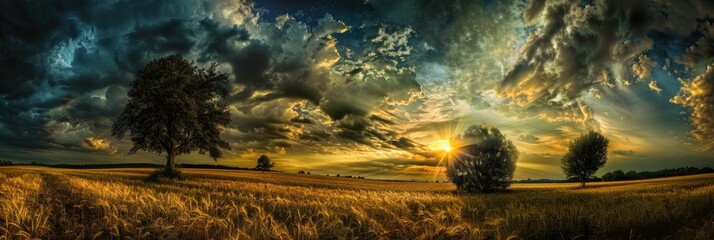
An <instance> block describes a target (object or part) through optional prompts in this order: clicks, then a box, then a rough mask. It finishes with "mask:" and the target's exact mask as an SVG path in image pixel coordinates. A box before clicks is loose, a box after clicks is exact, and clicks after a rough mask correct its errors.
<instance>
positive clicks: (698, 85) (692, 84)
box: [671, 64, 714, 151]
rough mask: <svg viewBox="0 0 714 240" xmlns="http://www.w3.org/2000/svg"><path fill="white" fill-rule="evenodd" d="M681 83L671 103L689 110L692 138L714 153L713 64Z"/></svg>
mask: <svg viewBox="0 0 714 240" xmlns="http://www.w3.org/2000/svg"><path fill="white" fill-rule="evenodd" d="M681 82H682V89H681V91H680V92H679V94H677V95H676V96H674V97H673V98H672V99H671V101H672V103H676V104H681V105H683V106H685V107H688V108H691V111H692V113H691V115H690V118H691V120H692V126H693V127H694V129H693V130H692V136H694V137H695V138H696V139H697V140H700V141H701V142H702V145H703V148H704V149H706V150H707V151H714V64H712V65H709V66H708V67H707V70H706V71H705V72H704V73H702V74H701V75H699V76H696V77H695V78H694V79H692V80H691V81H686V80H682V81H681Z"/></svg>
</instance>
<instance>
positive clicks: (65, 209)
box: [0, 168, 714, 239]
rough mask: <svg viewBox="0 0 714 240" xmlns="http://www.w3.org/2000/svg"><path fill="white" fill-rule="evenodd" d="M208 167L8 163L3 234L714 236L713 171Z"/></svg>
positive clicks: (2, 174) (0, 171)
mask: <svg viewBox="0 0 714 240" xmlns="http://www.w3.org/2000/svg"><path fill="white" fill-rule="evenodd" d="M207 172H208V171H192V170H186V171H185V173H186V174H187V175H188V179H187V180H183V181H170V182H165V183H146V182H144V181H142V180H141V177H140V176H142V175H141V174H134V173H132V172H130V171H126V170H114V171H110V170H56V169H43V168H35V169H32V168H25V169H20V168H0V181H1V182H0V193H2V195H0V206H2V209H0V211H2V216H1V217H0V227H4V228H3V229H2V232H0V239H29V238H46V239H74V238H84V239H484V238H494V239H509V238H510V239H576V238H577V239H587V238H607V239H613V238H614V239H653V238H669V239H712V238H714V214H713V213H714V175H700V176H691V177H680V178H669V179H659V180H647V181H633V182H614V183H598V184H593V186H592V187H590V188H587V189H578V188H576V187H574V186H575V185H572V184H544V185H519V184H516V185H514V186H513V191H511V192H506V193H497V194H487V195H461V194H454V193H453V187H452V186H451V185H449V184H436V183H391V182H390V183H387V182H378V181H368V180H342V179H337V178H334V177H333V178H328V177H324V176H312V177H306V176H298V175H294V174H277V173H260V172H241V171H237V172H228V171H226V172H219V173H217V174H215V175H211V174H208V173H207ZM260 179H264V181H261V180H260ZM330 181H333V183H332V185H330ZM335 182H337V183H335ZM276 183H279V184H276ZM404 189H407V190H404ZM48 216H49V217H48ZM7 226H11V227H10V228H8V227H7Z"/></svg>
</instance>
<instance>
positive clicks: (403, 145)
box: [0, 0, 714, 180]
mask: <svg viewBox="0 0 714 240" xmlns="http://www.w3.org/2000/svg"><path fill="white" fill-rule="evenodd" d="M0 9H2V10H0V52H1V54H0V66H2V70H1V71H0V160H9V161H13V162H17V163H28V162H32V161H35V162H41V163H48V164H61V163H66V164H100V163H101V164H104V163H129V162H146V163H157V164H162V163H164V162H165V159H164V157H163V156H160V155H156V154H149V153H137V154H134V155H129V154H128V152H129V149H130V148H131V142H130V141H129V140H117V139H114V138H112V137H111V126H112V124H113V121H114V119H115V118H116V117H117V116H118V115H119V113H120V112H121V111H122V109H123V108H124V105H125V104H126V103H127V101H128V97H127V95H126V93H127V91H128V90H129V89H130V88H131V83H132V81H133V80H134V78H135V75H136V73H137V72H138V71H139V70H141V69H142V68H143V66H144V65H146V63H148V62H149V61H150V60H152V59H156V58H160V57H164V56H167V55H171V54H176V53H178V54H181V55H182V56H184V57H185V58H187V59H190V60H194V61H196V63H197V64H198V65H199V66H201V67H206V66H209V65H210V64H211V63H217V64H219V67H218V69H219V71H221V72H225V73H228V74H229V78H230V86H229V90H230V94H229V96H228V97H227V98H226V99H225V101H226V102H227V103H228V105H229V107H230V111H231V120H232V121H231V123H230V124H229V125H228V126H227V127H226V128H225V129H224V131H223V133H222V135H221V137H222V138H223V139H224V140H226V141H227V142H229V143H230V146H231V150H227V151H225V152H224V158H221V159H218V160H217V162H214V161H213V160H212V159H211V158H210V157H208V156H203V155H200V154H190V155H184V156H179V157H178V158H177V161H178V163H205V164H222V165H229V166H241V167H254V166H255V163H256V159H257V158H258V156H260V155H262V154H266V155H268V156H270V157H271V159H273V160H274V161H275V163H276V167H275V169H276V170H282V171H288V172H297V171H298V170H305V171H311V172H313V173H320V174H343V175H359V176H366V177H372V178H389V179H415V180H431V179H438V180H441V179H445V178H444V175H443V171H444V167H443V166H444V160H443V158H442V157H440V156H443V150H444V148H445V145H448V144H449V142H450V141H451V140H452V139H454V138H455V137H457V136H458V134H461V133H462V132H463V131H464V130H466V128H468V127H469V126H471V125H474V124H483V125H487V126H491V127H496V128H498V129H500V131H501V132H503V133H504V135H506V137H508V138H509V139H511V141H513V143H514V144H515V145H516V147H517V148H518V150H519V152H520V158H519V159H518V163H517V168H516V172H515V176H514V178H515V179H526V178H553V179H562V178H564V177H565V176H564V174H563V173H562V171H561V169H560V157H561V156H562V154H563V153H564V152H565V151H566V150H567V142H568V141H570V140H572V139H574V138H576V137H577V136H579V135H580V134H583V133H585V132H587V131H589V130H595V131H598V132H600V133H602V134H603V135H605V136H606V137H607V138H609V139H610V146H609V155H608V156H609V158H608V161H607V164H606V165H605V166H604V167H603V168H602V169H601V170H600V171H599V172H598V175H601V174H603V173H605V172H607V171H612V170H616V169H623V170H658V169H662V168H672V167H684V166H695V167H704V166H710V167H712V166H714V118H713V117H714V2H712V1H710V0H689V1H685V0H682V1H669V0H646V1H645V0H632V1H620V0H595V1H587V0H583V1H557V0H555V1H542V0H534V1H526V0H521V1H495V0H491V1H476V0H475V1H444V0H342V1H336V0H335V1H327V0H323V1H305V0H255V1H249V0H203V1H199V0H195V1H178V0H176V1H168V0H166V1H160V0H147V1H78V0H66V1H0ZM455 147H457V146H455Z"/></svg>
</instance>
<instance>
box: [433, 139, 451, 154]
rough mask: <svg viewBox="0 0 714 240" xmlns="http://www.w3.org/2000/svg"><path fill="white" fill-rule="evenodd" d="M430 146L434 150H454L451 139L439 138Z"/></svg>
mask: <svg viewBox="0 0 714 240" xmlns="http://www.w3.org/2000/svg"><path fill="white" fill-rule="evenodd" d="M429 148H431V149H432V150H434V151H443V152H451V151H453V150H454V147H453V146H451V141H449V140H438V141H434V142H432V144H430V146H429Z"/></svg>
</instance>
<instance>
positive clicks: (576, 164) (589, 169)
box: [561, 131, 610, 187]
mask: <svg viewBox="0 0 714 240" xmlns="http://www.w3.org/2000/svg"><path fill="white" fill-rule="evenodd" d="M609 142H610V141H609V140H608V139H607V138H606V137H605V136H603V135H602V134H600V133H598V132H595V131H590V132H588V133H586V134H583V135H580V137H578V138H576V139H575V140H574V141H572V142H570V147H569V149H568V152H566V153H565V155H563V158H562V159H561V164H562V166H561V167H562V169H563V172H564V173H565V175H566V176H567V177H568V178H570V177H577V178H578V179H579V180H580V183H581V186H582V187H585V182H587V181H588V180H589V179H590V178H591V177H592V176H593V174H595V172H597V170H598V169H600V168H601V167H602V166H603V165H605V162H606V161H607V146H608V144H609Z"/></svg>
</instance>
